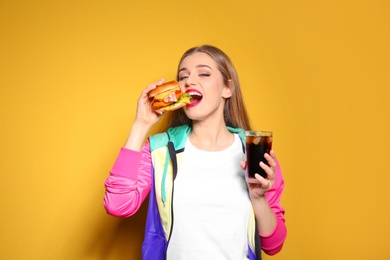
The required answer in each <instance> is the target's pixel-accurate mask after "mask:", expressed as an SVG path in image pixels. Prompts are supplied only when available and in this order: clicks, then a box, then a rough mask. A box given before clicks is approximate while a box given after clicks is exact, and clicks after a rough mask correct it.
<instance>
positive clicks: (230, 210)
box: [104, 45, 287, 260]
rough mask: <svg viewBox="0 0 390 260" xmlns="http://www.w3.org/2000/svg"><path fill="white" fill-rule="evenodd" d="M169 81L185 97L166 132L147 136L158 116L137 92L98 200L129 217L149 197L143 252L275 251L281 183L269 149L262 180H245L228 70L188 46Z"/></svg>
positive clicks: (239, 255) (225, 255)
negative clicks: (124, 138) (133, 111)
mask: <svg viewBox="0 0 390 260" xmlns="http://www.w3.org/2000/svg"><path fill="white" fill-rule="evenodd" d="M177 79H178V81H179V83H180V88H181V90H182V91H183V92H187V93H189V94H190V95H191V97H192V98H191V102H190V104H188V105H187V106H185V107H183V108H182V109H180V110H176V111H173V112H169V115H170V116H171V117H170V121H169V122H170V123H169V128H168V129H167V130H166V132H163V133H161V134H157V135H153V136H150V137H149V138H147V141H146V143H143V140H145V138H146V137H147V134H148V132H149V130H150V128H151V127H152V126H153V125H154V124H155V123H156V122H157V121H158V120H159V119H160V118H161V115H159V114H157V113H155V112H153V110H152V109H151V105H150V100H149V98H148V93H149V92H150V91H151V90H152V89H154V88H156V86H158V85H161V84H162V83H164V80H160V81H158V82H155V83H153V84H150V85H149V86H148V87H147V88H146V89H145V90H144V91H143V92H142V93H141V96H140V98H139V100H138V106H137V113H136V119H135V121H134V123H133V125H132V128H131V131H130V134H129V137H128V139H127V141H126V143H125V145H124V147H122V149H121V151H120V153H119V155H118V158H117V159H116V162H115V164H114V166H113V168H112V170H111V171H110V176H109V177H108V178H107V179H106V181H105V186H106V193H105V197H104V206H105V208H106V210H107V212H108V213H109V214H111V215H114V216H118V217H128V216H131V215H133V214H134V213H135V212H136V211H137V210H138V209H139V207H140V205H141V203H142V202H143V201H144V199H145V198H146V196H148V195H149V196H150V197H149V207H148V216H147V220H146V231H145V239H144V244H143V248H142V252H143V259H169V260H170V259H224V260H225V259H234V260H237V259H261V251H260V249H262V250H263V251H264V252H265V253H267V254H270V255H273V254H276V253H277V252H279V251H280V250H281V248H282V246H283V243H284V240H285V238H286V234H287V230H286V226H285V219H284V209H283V208H282V207H281V205H280V199H281V196H282V192H283V189H284V181H283V177H282V173H281V170H280V167H279V163H278V161H277V158H276V156H275V153H274V152H273V151H271V153H270V154H266V155H265V158H266V160H267V161H268V165H269V166H268V165H266V164H263V163H261V167H262V168H263V169H264V170H265V171H266V173H267V175H268V176H267V178H263V177H261V176H260V175H259V174H256V176H255V178H256V179H257V181H258V182H257V183H247V182H246V179H245V167H246V165H245V160H244V149H243V147H244V145H245V137H244V134H243V133H244V131H243V130H244V129H250V125H249V121H248V116H247V113H246V110H245V107H244V105H243V100H242V95H241V90H240V84H239V80H238V76H237V73H236V70H235V68H234V66H233V64H232V62H231V60H230V59H229V57H228V56H227V55H226V54H225V53H224V52H222V51H221V50H220V49H218V48H216V47H214V46H210V45H203V46H199V47H194V48H191V49H189V50H188V51H187V52H185V53H184V55H183V57H182V58H181V60H180V62H179V67H178V73H177Z"/></svg>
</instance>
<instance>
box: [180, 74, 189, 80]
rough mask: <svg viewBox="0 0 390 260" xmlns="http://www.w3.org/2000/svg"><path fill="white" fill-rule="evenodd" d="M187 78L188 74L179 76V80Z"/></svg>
mask: <svg viewBox="0 0 390 260" xmlns="http://www.w3.org/2000/svg"><path fill="white" fill-rule="evenodd" d="M186 78H188V76H187V75H183V76H179V81H182V80H185V79H186Z"/></svg>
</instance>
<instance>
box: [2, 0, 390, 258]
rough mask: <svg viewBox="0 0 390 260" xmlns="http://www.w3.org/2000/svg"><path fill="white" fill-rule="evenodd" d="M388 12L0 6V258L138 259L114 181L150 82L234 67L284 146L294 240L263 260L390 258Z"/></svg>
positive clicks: (351, 7)
mask: <svg viewBox="0 0 390 260" xmlns="http://www.w3.org/2000/svg"><path fill="white" fill-rule="evenodd" d="M389 11H390V2H389V1H385V0H382V1H380V0H372V1H371V0H370V1H368V0H367V1H360V0H356V1H352V0H351V1H345V0H344V1H343V0H340V1H336V0H331V1H309V0H298V1H262V0H244V1H221V0H218V1H204V0H200V1H177V0H171V1H169V0H168V1H151V0H145V1H100V0H98V1H43V0H37V1H27V0H26V1H21V0H13V1H11V0H2V1H0V88H1V95H0V116H1V125H0V131H1V132H0V145H1V150H0V151H1V152H0V160H1V161H0V162H1V165H0V166H1V168H0V171H1V173H0V174H1V177H0V178H1V179H0V180H1V186H0V197H1V212H0V259H5V260H8V259H10V260H13V259H31V260H35V259H37V260H38V259H39V260H41V259H61V260H62V259H64V260H67V259H140V250H141V243H142V237H143V228H144V222H145V212H146V208H145V207H142V208H141V209H140V212H138V213H137V214H136V215H135V216H133V217H132V218H129V219H118V218H114V217H111V216H108V215H107V214H106V213H105V210H104V208H103V204H102V199H103V193H104V186H103V182H104V179H105V178H106V177H107V176H108V172H109V170H110V168H111V166H112V165H113V163H114V160H115V157H116V155H117V153H118V152H119V149H120V147H121V146H122V144H123V143H124V141H125V139H126V137H127V134H128V132H129V129H130V126H131V122H132V120H133V119H134V116H135V108H136V101H137V99H138V96H139V94H140V92H141V91H142V90H143V88H144V87H145V86H146V85H147V84H149V83H150V82H154V81H156V80H158V79H160V78H162V77H164V78H166V79H173V78H174V76H175V70H176V66H177V62H178V59H179V58H180V56H181V54H182V53H183V52H184V51H185V50H186V49H188V48H190V47H192V46H195V45H199V44H205V43H207V44H213V45H216V46H218V47H220V48H221V49H223V50H224V51H225V52H226V53H228V55H229V56H230V57H231V58H232V60H233V62H234V63H235V65H236V67H237V70H238V73H239V75H240V79H241V83H242V88H243V92H244V97H245V101H246V105H247V108H248V110H249V113H250V117H251V120H252V123H253V125H254V128H257V129H266V130H272V131H274V149H275V151H276V153H277V155H278V158H279V160H280V163H281V166H282V169H283V173H284V177H285V181H286V190H285V193H284V196H283V199H282V203H283V206H284V207H285V209H286V223H287V227H288V238H287V240H286V242H285V246H284V248H283V251H282V252H281V253H279V254H278V255H277V256H274V257H268V256H265V257H264V259H275V260H277V259H293V260H295V259H297V260H301V259H303V260H306V259H308V260H311V259H319V260H321V259H390V251H389V240H388V236H389V233H390V224H389V219H390V203H389V197H390V189H389V182H390V171H389V164H388V162H389V158H388V156H389V154H390V153H389V148H388V147H389V144H390V138H389V133H390V127H389V114H390V113H389V112H390V105H389V103H390V76H389V75H390V51H389V46H390V36H389V28H390V16H389Z"/></svg>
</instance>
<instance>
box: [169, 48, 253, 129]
mask: <svg viewBox="0 0 390 260" xmlns="http://www.w3.org/2000/svg"><path fill="white" fill-rule="evenodd" d="M198 52H202V53H206V54H207V55H209V56H210V57H211V58H212V59H213V60H214V61H215V62H216V64H217V67H218V70H219V71H220V72H221V74H222V77H223V81H224V84H226V85H227V86H230V88H231V90H232V96H231V97H230V98H228V99H226V102H225V107H224V112H223V114H224V120H225V124H226V125H227V126H230V127H238V128H242V129H244V130H247V129H251V128H250V123H249V118H248V114H247V112H246V109H245V105H244V100H243V97H242V93H241V88H240V81H239V79H238V75H237V72H236V69H235V67H234V65H233V63H232V62H231V60H230V58H229V57H228V56H227V55H226V54H225V53H224V52H223V51H222V50H220V49H218V48H217V47H214V46H211V45H202V46H198V47H193V48H191V49H189V50H187V51H186V52H185V53H184V54H183V56H182V57H181V59H180V62H179V67H178V71H179V69H180V65H181V63H182V62H183V60H184V59H185V58H186V57H188V56H190V55H192V54H195V53H198ZM176 77H177V80H179V75H178V73H177V76H176ZM184 124H187V125H192V120H191V119H189V118H188V117H187V116H186V115H185V113H184V111H183V109H179V110H175V111H173V112H172V113H170V118H169V120H168V127H174V126H179V125H184Z"/></svg>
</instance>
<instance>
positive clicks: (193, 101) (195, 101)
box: [187, 90, 203, 107]
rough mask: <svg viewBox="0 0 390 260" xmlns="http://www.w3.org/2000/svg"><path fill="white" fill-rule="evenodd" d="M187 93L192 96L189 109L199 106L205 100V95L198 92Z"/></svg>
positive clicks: (190, 91)
mask: <svg viewBox="0 0 390 260" xmlns="http://www.w3.org/2000/svg"><path fill="white" fill-rule="evenodd" d="M187 93H188V94H190V96H191V99H190V103H189V104H188V105H187V106H188V107H193V106H195V105H197V104H199V103H200V101H201V100H202V98H203V95H202V94H201V93H200V92H199V91H196V90H188V91H187Z"/></svg>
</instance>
